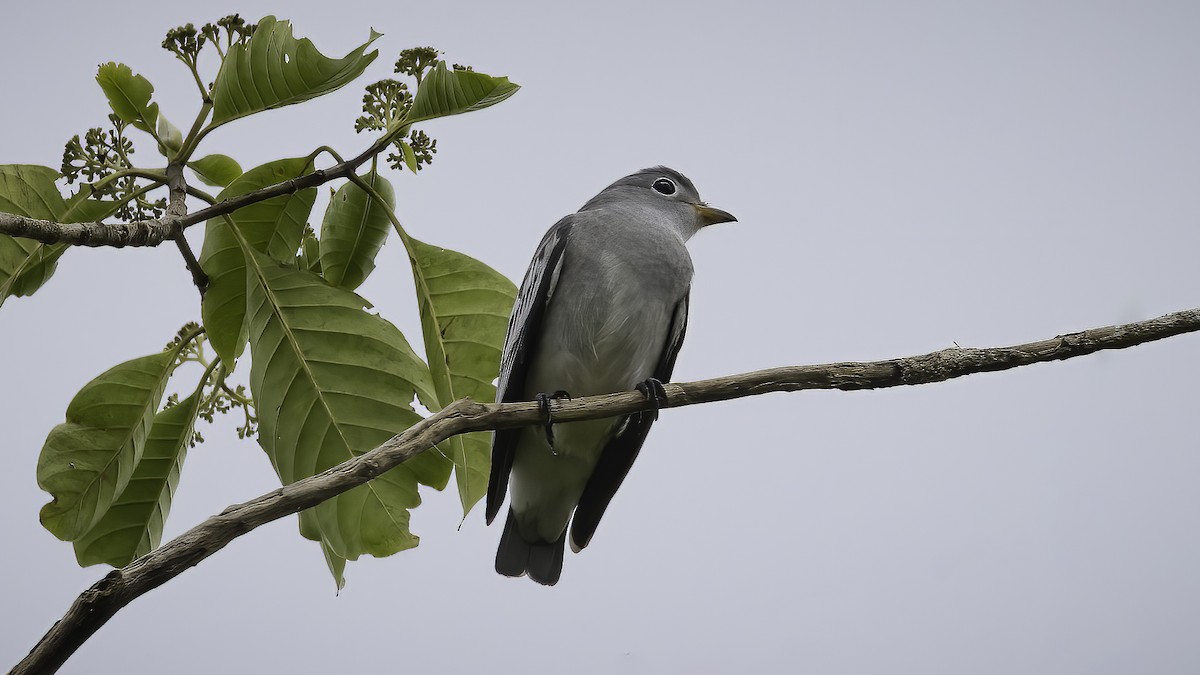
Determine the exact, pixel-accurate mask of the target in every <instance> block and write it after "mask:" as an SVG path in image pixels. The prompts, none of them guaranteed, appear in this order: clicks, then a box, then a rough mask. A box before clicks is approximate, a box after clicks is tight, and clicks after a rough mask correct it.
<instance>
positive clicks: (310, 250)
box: [293, 227, 321, 276]
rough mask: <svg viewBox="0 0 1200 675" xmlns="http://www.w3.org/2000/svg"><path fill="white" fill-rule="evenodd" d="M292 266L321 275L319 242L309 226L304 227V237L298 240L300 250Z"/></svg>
mask: <svg viewBox="0 0 1200 675" xmlns="http://www.w3.org/2000/svg"><path fill="white" fill-rule="evenodd" d="M293 267H295V268H296V269H298V270H304V271H306V272H312V273H313V274H315V275H317V276H321V242H320V241H319V240H318V239H317V235H316V233H315V232H313V230H312V228H311V227H306V228H304V239H303V240H302V241H301V242H300V252H299V253H297V254H296V262H295V264H294V265H293Z"/></svg>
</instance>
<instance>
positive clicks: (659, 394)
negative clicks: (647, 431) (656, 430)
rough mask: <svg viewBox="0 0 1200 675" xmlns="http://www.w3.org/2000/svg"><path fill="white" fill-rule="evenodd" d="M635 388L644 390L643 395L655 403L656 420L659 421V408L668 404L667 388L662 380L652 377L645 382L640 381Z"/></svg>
mask: <svg viewBox="0 0 1200 675" xmlns="http://www.w3.org/2000/svg"><path fill="white" fill-rule="evenodd" d="M634 389H637V390H638V391H640V392H642V396H645V397H646V400H647V401H652V402H653V403H654V421H656V422H657V421H658V410H659V408H662V407H663V406H664V405H666V404H667V390H666V388H665V387H663V383H662V381H661V380H659V379H658V378H654V377H651V378H649V379H647V380H646V381H644V382H639V383H638V385H637V386H636V387H634Z"/></svg>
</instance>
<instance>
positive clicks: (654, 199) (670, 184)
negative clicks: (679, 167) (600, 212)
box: [580, 166, 737, 239]
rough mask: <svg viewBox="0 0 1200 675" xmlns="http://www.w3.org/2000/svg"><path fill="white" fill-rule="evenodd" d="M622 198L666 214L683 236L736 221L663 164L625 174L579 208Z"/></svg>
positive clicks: (684, 178)
mask: <svg viewBox="0 0 1200 675" xmlns="http://www.w3.org/2000/svg"><path fill="white" fill-rule="evenodd" d="M626 200H629V201H633V202H635V203H637V204H638V205H640V206H645V207H647V208H650V209H654V210H660V209H661V210H662V211H663V212H664V214H669V216H670V218H671V220H672V221H674V222H677V223H678V225H679V226H680V227H681V229H682V230H683V232H681V234H683V236H684V239H687V238H689V237H690V236H691V235H693V234H695V233H696V232H697V231H699V230H700V229H701V228H703V227H707V226H709V225H716V224H717V223H731V222H737V218H735V217H734V216H733V214H731V213H729V212H728V211H722V210H721V209H718V208H714V207H712V206H709V205H708V204H706V203H704V202H703V201H701V199H700V193H699V192H698V191H697V190H696V186H695V185H694V184H693V183H692V181H691V180H690V179H688V177H687V176H685V175H683V174H681V173H679V172H678V171H676V170H674V169H671V168H668V167H665V166H655V167H651V168H649V169H642V170H641V171H638V172H637V173H631V174H629V175H628V176H625V177H624V178H622V179H620V180H618V181H616V182H615V183H613V184H612V185H609V186H608V187H606V188H604V190H603V191H601V192H600V194H598V195H596V196H595V197H593V198H592V199H591V201H589V202H588V203H587V204H585V205H584V206H583V208H582V209H580V210H581V211H587V210H589V209H592V208H597V207H602V206H606V205H609V204H612V203H615V202H621V201H626Z"/></svg>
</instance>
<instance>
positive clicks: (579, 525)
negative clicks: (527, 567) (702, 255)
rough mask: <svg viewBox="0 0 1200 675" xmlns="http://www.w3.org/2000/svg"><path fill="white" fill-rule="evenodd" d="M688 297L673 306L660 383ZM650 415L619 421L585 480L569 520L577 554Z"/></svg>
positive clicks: (671, 361)
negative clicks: (585, 483) (581, 492)
mask: <svg viewBox="0 0 1200 675" xmlns="http://www.w3.org/2000/svg"><path fill="white" fill-rule="evenodd" d="M687 315H688V296H687V295H684V296H683V299H682V300H680V301H679V302H678V303H677V304H676V305H675V311H674V312H673V314H672V317H671V330H670V331H669V332H668V333H667V342H666V344H665V345H663V352H662V356H660V357H659V361H658V366H657V367H656V368H655V369H654V377H655V378H656V379H657V380H659V381H660V382H668V381H670V379H671V373H672V371H674V370H675V357H677V356H678V355H679V348H680V347H681V346H682V345H683V336H684V333H685V332H687ZM654 417H655V414H654V413H653V412H642V413H637V414H634V415H629V416H628V417H626V418H625V419H623V420H622V421H621V424H620V426H619V427H618V431H617V433H616V435H615V436H613V438H612V440H610V441H609V442H608V444H607V445H605V446H604V450H603V451H602V452H601V454H600V459H599V460H597V462H596V468H595V469H594V470H593V471H592V475H591V477H590V478H588V482H587V485H586V486H584V488H583V495H582V496H581V497H580V498H579V506H577V507H576V508H575V516H574V518H572V519H571V550H573V551H575V552H576V553H578V552H579V551H580V550H582V549H583V547H585V546H587V545H588V542H590V541H591V540H592V535H594V534H595V533H596V527H597V526H598V525H599V524H600V518H601V517H603V516H604V510H605V509H607V508H608V503H609V502H611V501H612V498H613V495H614V494H616V492H617V488H619V487H621V482H622V481H624V480H625V476H626V474H628V473H629V468H630V467H631V466H633V460H635V459H637V455H638V451H639V450H641V449H642V443H643V442H645V440H646V434H648V433H650V425H651V424H653V423H654Z"/></svg>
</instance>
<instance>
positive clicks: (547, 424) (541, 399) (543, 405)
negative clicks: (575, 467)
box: [536, 389, 571, 455]
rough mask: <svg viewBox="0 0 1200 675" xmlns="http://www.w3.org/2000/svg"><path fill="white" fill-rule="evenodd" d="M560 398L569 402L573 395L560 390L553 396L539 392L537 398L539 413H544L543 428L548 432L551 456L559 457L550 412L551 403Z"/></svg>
mask: <svg viewBox="0 0 1200 675" xmlns="http://www.w3.org/2000/svg"><path fill="white" fill-rule="evenodd" d="M560 398H565V399H567V400H568V401H569V400H571V395H570V394H569V393H567V392H565V391H563V390H562V389H559V390H558V391H556V392H554V393H553V394H547V393H545V392H540V391H539V392H538V395H537V397H536V399H537V403H538V411H539V412H541V413H542V428H543V429H545V431H546V444H547V445H549V446H550V454H552V455H557V454H558V453H557V452H555V450H554V415H553V414H551V412H550V401H551V400H556V399H560Z"/></svg>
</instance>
